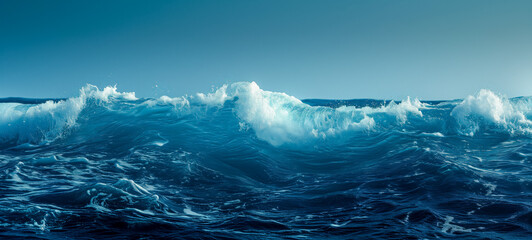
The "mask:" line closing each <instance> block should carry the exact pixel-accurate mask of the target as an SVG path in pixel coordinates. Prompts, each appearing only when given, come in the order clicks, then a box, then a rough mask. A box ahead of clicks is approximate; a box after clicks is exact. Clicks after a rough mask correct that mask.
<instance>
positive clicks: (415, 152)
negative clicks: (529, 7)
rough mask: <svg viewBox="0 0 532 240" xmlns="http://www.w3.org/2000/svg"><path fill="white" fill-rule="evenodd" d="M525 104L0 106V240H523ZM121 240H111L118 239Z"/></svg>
mask: <svg viewBox="0 0 532 240" xmlns="http://www.w3.org/2000/svg"><path fill="white" fill-rule="evenodd" d="M531 119H532V98H527V97H521V98H512V99H508V98H505V97H503V96H500V95H497V94H495V93H493V92H491V91H488V90H481V91H479V92H478V93H476V94H474V95H471V96H468V97H466V98H464V99H463V100H454V101H438V102H425V101H419V100H417V99H410V98H408V99H405V100H403V101H401V102H393V101H384V100H368V99H361V100H303V101H301V100H299V99H297V98H295V97H292V96H289V95H287V94H284V93H278V92H270V91H265V90H262V89H260V88H259V86H258V85H257V84H256V83H254V82H252V83H248V82H240V83H234V84H231V85H225V86H222V87H220V88H219V89H217V90H216V91H214V92H211V93H207V94H202V93H199V94H196V95H193V96H186V97H178V98H172V97H168V96H163V97H160V98H152V99H138V98H136V97H135V94H134V93H122V92H118V91H117V89H116V88H114V87H107V88H104V89H103V90H99V89H98V88H97V87H95V86H91V85H87V86H86V87H83V88H82V89H81V90H80V94H79V96H78V97H74V98H69V99H57V100H53V99H52V100H47V101H43V102H39V101H38V100H31V99H20V98H10V99H2V100H0V170H1V171H0V195H1V196H2V197H1V198H0V229H1V230H0V236H3V237H8V238H23V237H34V238H35V237H36V238H43V239H53V238H86V237H90V238H112V237H113V236H115V237H117V235H115V234H120V235H118V236H121V237H124V236H127V237H130V238H141V237H145V238H150V237H160V238H205V239H213V238H230V239H231V238H237V239H257V238H296V239H299V238H302V239H309V238H310V239H331V238H332V239H335V238H338V239H344V238H385V239H389V238H395V239H403V238H415V239H425V238H426V239H433V238H453V239H454V238H460V239H478V238H523V239H526V238H527V237H529V236H530V234H532V202H531V199H532V168H531V166H532V164H531V161H532V141H531V140H532V139H531V136H532V121H531ZM117 238H120V237H117Z"/></svg>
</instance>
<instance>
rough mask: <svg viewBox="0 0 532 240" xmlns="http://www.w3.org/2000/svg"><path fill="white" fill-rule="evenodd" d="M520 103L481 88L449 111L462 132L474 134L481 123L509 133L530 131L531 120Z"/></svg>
mask: <svg viewBox="0 0 532 240" xmlns="http://www.w3.org/2000/svg"><path fill="white" fill-rule="evenodd" d="M524 109H525V107H524V106H523V105H522V104H514V103H512V102H510V101H509V100H508V99H507V98H505V97H503V96H500V95H497V94H495V93H493V92H491V91H489V90H486V89H482V90H480V91H479V92H478V93H477V94H476V95H475V96H468V97H467V98H465V99H464V100H463V101H462V102H461V103H460V104H458V105H457V106H456V107H455V108H454V109H453V110H452V112H451V116H452V117H454V118H455V120H456V121H457V123H458V125H459V130H460V131H461V132H462V133H463V134H467V135H474V134H475V133H476V132H478V131H479V130H480V128H481V127H482V126H483V125H495V126H497V127H499V128H501V129H506V130H509V131H510V133H515V132H520V133H532V131H531V127H532V121H530V120H529V119H527V117H526V115H525V113H524Z"/></svg>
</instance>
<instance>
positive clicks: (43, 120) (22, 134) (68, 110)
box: [0, 84, 137, 144]
mask: <svg viewBox="0 0 532 240" xmlns="http://www.w3.org/2000/svg"><path fill="white" fill-rule="evenodd" d="M111 99H124V100H136V99H137V98H136V97H135V94H134V93H120V92H117V91H116V86H115V87H106V88H104V89H103V90H99V89H98V88H97V87H96V86H93V85H90V84H89V85H87V86H85V87H83V88H81V90H80V95H79V96H78V97H74V98H69V99H66V100H61V101H57V102H54V101H51V100H50V101H47V102H45V103H42V104H20V103H1V104H0V132H1V134H0V143H4V144H5V143H7V144H20V143H34V144H37V143H41V142H43V141H51V140H54V139H56V138H57V137H59V136H61V135H62V134H63V132H64V130H65V129H67V128H69V127H72V126H74V125H75V123H76V120H77V118H78V115H79V113H80V112H81V111H82V110H83V108H84V107H85V105H86V104H87V101H93V102H95V103H99V102H109V101H110V100H111Z"/></svg>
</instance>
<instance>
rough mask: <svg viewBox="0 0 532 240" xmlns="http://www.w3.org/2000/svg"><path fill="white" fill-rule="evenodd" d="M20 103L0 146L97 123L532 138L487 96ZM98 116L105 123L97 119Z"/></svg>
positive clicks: (109, 95)
mask: <svg viewBox="0 0 532 240" xmlns="http://www.w3.org/2000/svg"><path fill="white" fill-rule="evenodd" d="M11 100H12V99H11ZM22 102H23V103H15V102H9V103H6V102H4V103H0V130H1V134H0V144H2V146H4V147H5V146H15V145H20V144H46V143H49V142H51V141H54V140H56V139H58V138H61V137H65V136H68V135H69V133H71V132H72V131H75V129H78V128H79V127H80V126H79V123H78V119H79V118H80V117H81V118H83V119H85V121H83V124H88V125H91V124H96V122H97V124H104V125H105V124H108V126H109V127H110V126H113V125H117V124H118V125H119V124H129V125H137V127H138V128H142V127H143V126H142V125H141V124H146V122H149V124H154V122H157V121H160V124H159V125H161V124H168V125H172V124H173V123H174V122H178V121H179V120H180V119H181V120H182V119H186V118H188V119H189V120H188V123H189V124H192V125H195V127H197V128H209V127H213V128H216V126H212V125H216V124H222V122H232V123H233V124H237V125H238V127H237V128H238V131H250V132H252V133H253V134H254V135H255V136H256V137H257V138H258V139H261V140H263V141H266V142H268V143H269V144H271V145H273V146H280V145H286V146H294V145H295V146H297V145H306V144H309V143H311V144H315V143H324V144H333V145H334V144H342V143H343V142H345V140H346V139H347V140H348V139H350V138H352V137H354V136H357V135H364V134H365V135H367V134H368V133H369V132H381V131H390V130H396V131H414V132H418V133H421V134H432V135H437V136H443V135H465V136H471V137H472V136H474V135H476V134H479V133H480V134H483V133H490V132H496V133H498V134H510V135H521V136H529V135H530V133H532V130H531V129H532V121H531V120H530V119H531V117H532V116H531V112H532V111H531V107H532V102H531V100H530V98H524V97H523V98H515V99H508V98H505V97H503V96H500V95H497V94H495V93H493V92H491V91H489V90H481V91H479V92H478V93H477V94H475V95H471V96H468V97H466V98H465V99H464V100H459V101H442V102H421V101H419V100H418V99H411V98H407V99H405V100H403V101H401V102H399V103H395V102H394V101H377V100H374V101H368V100H358V101H357V100H353V101H351V102H349V101H343V102H342V101H337V100H332V101H324V100H321V101H320V100H313V101H310V102H312V103H313V105H309V104H306V103H304V102H302V101H301V100H299V99H297V98H295V97H293V96H289V95H287V94H285V93H279V92H270V91H266V90H262V89H260V88H259V86H258V85H257V84H256V83H254V82H251V83H249V82H239V83H233V84H231V85H224V86H222V87H220V88H219V89H217V90H216V91H214V92H212V93H207V94H203V93H198V94H196V95H192V96H187V97H178V98H171V97H168V96H162V97H160V98H157V99H137V98H136V97H135V95H134V93H121V92H118V91H117V89H116V87H106V88H104V89H102V90H99V89H98V88H97V87H95V86H92V85H87V86H85V87H83V88H82V89H81V90H80V95H79V96H78V97H73V98H68V99H64V100H57V101H53V100H48V101H46V102H44V103H38V104H34V103H31V104H28V101H27V100H25V101H22ZM30 102H31V101H30ZM307 102H309V101H307ZM377 102H381V104H378V103H377ZM342 103H343V104H342ZM331 106H332V107H331ZM223 111H228V112H230V113H229V114H225V115H224V116H223V117H224V118H225V119H219V122H213V121H208V120H209V119H213V118H214V117H215V116H214V114H215V113H216V112H223ZM98 114H100V115H102V116H105V118H104V119H106V120H107V122H102V121H101V119H98V118H99V117H100V116H98ZM150 116H157V117H158V119H157V120H154V119H153V118H150ZM132 119H135V121H131V120H132ZM143 119H144V120H146V119H149V121H143ZM135 122H137V123H135ZM199 122H202V123H203V124H199ZM174 125H175V124H174ZM232 129H234V128H232ZM221 130H222V131H224V130H223V128H221ZM233 133H234V132H233ZM85 134H88V135H87V136H85V137H86V138H87V139H90V138H91V136H89V135H90V134H96V133H95V132H92V133H91V132H85ZM213 134H229V133H222V132H218V133H213Z"/></svg>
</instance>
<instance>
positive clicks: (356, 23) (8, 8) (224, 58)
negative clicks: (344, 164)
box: [0, 0, 532, 100]
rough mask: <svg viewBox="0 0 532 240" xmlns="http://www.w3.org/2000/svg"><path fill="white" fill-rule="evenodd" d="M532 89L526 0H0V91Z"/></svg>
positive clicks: (345, 93)
mask: <svg viewBox="0 0 532 240" xmlns="http://www.w3.org/2000/svg"><path fill="white" fill-rule="evenodd" d="M236 81H256V82H257V83H258V84H259V86H261V88H263V89H266V90H272V91H281V92H286V93H288V94H290V95H294V96H296V97H298V98H336V99H340V98H344V99H345V98H348V99H351V98H386V99H390V98H393V99H402V98H404V97H406V96H412V97H419V98H421V99H427V100H428V99H454V98H462V97H465V96H467V95H469V94H473V93H475V92H477V91H478V90H479V89H481V88H487V89H491V90H493V91H495V92H499V93H502V94H505V95H507V96H521V95H532V1H490V0H470V1H463V0H460V1H453V0H446V1H426V0H405V1H392V0H390V1H379V0H376V1H375V0H374V1H312V0H311V1H308V0H305V1H272V0H268V1H201V0H194V1H132V0H128V1H95V0H91V1H54V0H50V1H25V0H22V1H0V97H10V96H20V97H39V98H40V97H68V96H75V95H77V94H78V90H79V89H80V88H81V87H82V86H83V85H85V84H86V83H92V84H95V85H97V86H100V87H103V86H106V85H115V84H117V85H118V88H119V90H121V91H134V92H136V93H137V96H140V97H155V96H160V95H169V96H181V95H185V94H194V93H196V92H209V91H210V90H211V89H212V87H213V86H214V87H217V86H220V85H222V84H224V83H231V82H236Z"/></svg>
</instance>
